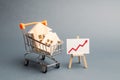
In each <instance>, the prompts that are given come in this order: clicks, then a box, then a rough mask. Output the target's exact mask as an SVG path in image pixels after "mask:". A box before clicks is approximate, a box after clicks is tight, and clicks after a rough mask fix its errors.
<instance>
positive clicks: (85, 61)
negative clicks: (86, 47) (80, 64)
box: [83, 55, 88, 68]
mask: <svg viewBox="0 0 120 80" xmlns="http://www.w3.org/2000/svg"><path fill="white" fill-rule="evenodd" d="M83 61H84V68H88V65H87V60H86V56H85V55H83Z"/></svg>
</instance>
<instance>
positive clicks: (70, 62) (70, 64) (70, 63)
mask: <svg viewBox="0 0 120 80" xmlns="http://www.w3.org/2000/svg"><path fill="white" fill-rule="evenodd" d="M72 59H73V55H72V54H71V56H70V61H69V66H68V68H69V69H70V68H71V66H72Z"/></svg>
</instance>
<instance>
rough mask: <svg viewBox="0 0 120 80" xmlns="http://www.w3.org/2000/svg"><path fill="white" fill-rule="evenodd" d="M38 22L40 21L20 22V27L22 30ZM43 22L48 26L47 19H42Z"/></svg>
mask: <svg viewBox="0 0 120 80" xmlns="http://www.w3.org/2000/svg"><path fill="white" fill-rule="evenodd" d="M37 23H39V22H31V23H20V24H19V27H20V29H21V30H24V29H25V27H27V26H30V25H34V24H37ZM41 23H42V24H43V25H45V26H47V20H43V21H41Z"/></svg>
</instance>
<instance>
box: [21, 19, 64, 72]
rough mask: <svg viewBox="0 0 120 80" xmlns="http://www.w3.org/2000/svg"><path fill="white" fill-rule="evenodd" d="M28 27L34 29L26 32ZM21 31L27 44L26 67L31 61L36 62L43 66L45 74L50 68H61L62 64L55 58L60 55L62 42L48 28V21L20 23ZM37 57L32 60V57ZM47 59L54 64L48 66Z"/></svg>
mask: <svg viewBox="0 0 120 80" xmlns="http://www.w3.org/2000/svg"><path fill="white" fill-rule="evenodd" d="M27 26H32V28H31V29H30V30H28V31H26V28H27ZM20 29H21V30H22V33H23V38H24V43H25V50H26V52H25V61H24V65H25V66H28V64H29V62H30V61H34V62H36V63H38V64H40V66H41V70H42V72H43V73H46V72H47V69H48V67H51V66H55V67H56V68H59V67H60V63H59V62H58V61H56V59H55V58H54V56H55V55H57V54H60V53H61V51H62V49H61V46H62V41H61V40H60V39H59V37H58V35H57V34H56V33H55V32H52V29H51V28H49V27H48V26H47V21H46V20H44V21H42V22H31V23H25V24H24V23H20ZM34 54H35V55H36V54H37V56H36V57H35V58H34V59H31V58H30V57H29V56H30V55H34ZM45 57H47V58H49V60H52V61H53V63H50V64H46V63H45V62H44V60H45Z"/></svg>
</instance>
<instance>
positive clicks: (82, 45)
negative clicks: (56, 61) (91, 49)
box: [68, 40, 88, 53]
mask: <svg viewBox="0 0 120 80" xmlns="http://www.w3.org/2000/svg"><path fill="white" fill-rule="evenodd" d="M87 42H88V40H85V42H84V43H83V44H79V45H78V46H77V48H76V49H75V48H71V49H70V50H69V51H68V53H70V52H71V51H72V50H74V51H77V50H78V49H79V47H80V46H81V47H84V45H85V44H86V43H87Z"/></svg>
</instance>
